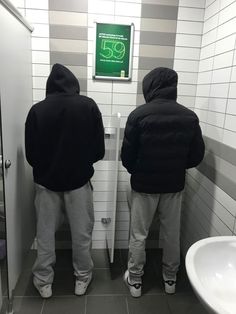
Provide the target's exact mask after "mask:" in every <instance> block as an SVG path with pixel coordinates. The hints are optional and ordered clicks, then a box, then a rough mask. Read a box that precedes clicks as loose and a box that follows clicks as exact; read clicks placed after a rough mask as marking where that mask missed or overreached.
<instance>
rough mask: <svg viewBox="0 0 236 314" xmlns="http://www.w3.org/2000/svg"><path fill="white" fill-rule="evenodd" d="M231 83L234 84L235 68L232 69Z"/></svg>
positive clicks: (235, 80) (235, 78) (235, 79)
mask: <svg viewBox="0 0 236 314" xmlns="http://www.w3.org/2000/svg"><path fill="white" fill-rule="evenodd" d="M231 82H236V66H234V67H232V73H231Z"/></svg>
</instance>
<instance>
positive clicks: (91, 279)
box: [75, 277, 93, 297]
mask: <svg viewBox="0 0 236 314" xmlns="http://www.w3.org/2000/svg"><path fill="white" fill-rule="evenodd" d="M92 280H93V277H92V278H91V280H90V282H89V284H88V286H87V288H86V290H85V291H84V293H81V294H79V293H75V295H77V296H78V297H79V296H82V295H85V293H86V292H87V290H88V287H89V286H90V284H91V282H92Z"/></svg>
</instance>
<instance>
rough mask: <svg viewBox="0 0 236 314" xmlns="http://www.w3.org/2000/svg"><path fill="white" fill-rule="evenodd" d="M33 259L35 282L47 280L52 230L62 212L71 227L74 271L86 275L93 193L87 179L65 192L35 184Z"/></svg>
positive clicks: (52, 261)
mask: <svg viewBox="0 0 236 314" xmlns="http://www.w3.org/2000/svg"><path fill="white" fill-rule="evenodd" d="M35 207H36V214H37V244H38V252H37V259H36V262H35V264H34V266H33V274H34V280H35V281H36V283H37V284H38V285H46V284H51V283H52V282H53V279H54V271H53V265H54V264H55V262H56V255H55V232H56V230H57V229H58V227H59V226H60V224H61V220H62V216H63V212H65V213H66V215H67V217H68V221H69V225H70V230H71V238H72V252H73V267H74V274H75V276H76V277H78V278H86V277H88V275H89V273H91V271H92V268H93V261H92V258H91V245H92V231H93V225H94V210H93V194H92V189H91V186H90V183H87V184H85V185H84V186H82V187H81V188H79V189H76V190H72V191H68V192H53V191H50V190H48V189H46V188H45V187H43V186H40V185H36V197H35Z"/></svg>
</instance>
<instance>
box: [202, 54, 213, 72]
mask: <svg viewBox="0 0 236 314" xmlns="http://www.w3.org/2000/svg"><path fill="white" fill-rule="evenodd" d="M213 61H214V58H213V57H212V58H208V59H204V60H200V62H199V72H202V71H210V70H212V69H213Z"/></svg>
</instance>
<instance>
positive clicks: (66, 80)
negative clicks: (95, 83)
mask: <svg viewBox="0 0 236 314" xmlns="http://www.w3.org/2000/svg"><path fill="white" fill-rule="evenodd" d="M79 92H80V86H79V81H78V80H77V78H76V77H75V76H74V74H73V73H72V72H71V71H70V70H69V69H67V68H66V67H65V66H63V65H61V64H59V63H56V64H54V65H53V67H52V71H51V73H50V75H49V77H48V80H47V85H46V95H49V94H58V93H66V94H75V93H78V94H79Z"/></svg>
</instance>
